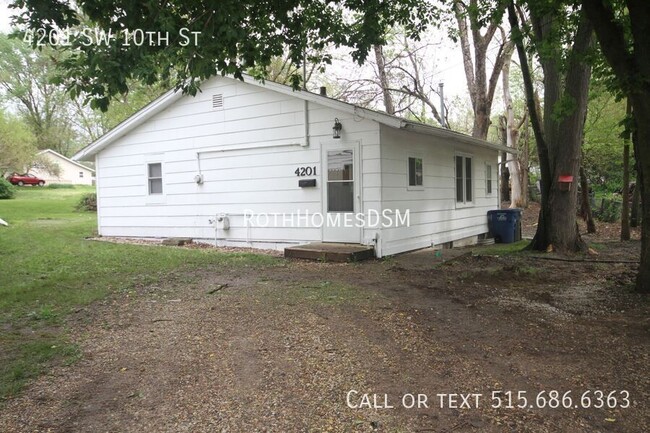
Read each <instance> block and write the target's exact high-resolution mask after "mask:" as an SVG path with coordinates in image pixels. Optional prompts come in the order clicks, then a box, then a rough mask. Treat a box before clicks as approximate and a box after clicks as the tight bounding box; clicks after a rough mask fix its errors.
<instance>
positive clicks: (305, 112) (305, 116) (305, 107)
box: [302, 99, 309, 147]
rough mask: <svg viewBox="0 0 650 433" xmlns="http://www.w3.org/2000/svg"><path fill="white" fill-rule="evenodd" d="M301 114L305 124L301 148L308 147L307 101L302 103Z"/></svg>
mask: <svg viewBox="0 0 650 433" xmlns="http://www.w3.org/2000/svg"><path fill="white" fill-rule="evenodd" d="M303 114H304V122H305V142H304V143H303V144H302V145H303V147H308V146H309V101H307V100H306V99H305V100H304V101H303Z"/></svg>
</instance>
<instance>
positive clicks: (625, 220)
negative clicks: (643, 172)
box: [621, 102, 630, 241]
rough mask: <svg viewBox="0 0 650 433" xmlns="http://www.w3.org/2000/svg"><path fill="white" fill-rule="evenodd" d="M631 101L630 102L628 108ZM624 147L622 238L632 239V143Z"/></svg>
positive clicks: (624, 239) (625, 239)
mask: <svg viewBox="0 0 650 433" xmlns="http://www.w3.org/2000/svg"><path fill="white" fill-rule="evenodd" d="M629 106H630V103H629V102H628V110H629ZM625 141H626V143H625V146H624V147H623V208H622V209H621V240H622V241H629V240H630V145H629V144H628V143H627V139H626V140H625Z"/></svg>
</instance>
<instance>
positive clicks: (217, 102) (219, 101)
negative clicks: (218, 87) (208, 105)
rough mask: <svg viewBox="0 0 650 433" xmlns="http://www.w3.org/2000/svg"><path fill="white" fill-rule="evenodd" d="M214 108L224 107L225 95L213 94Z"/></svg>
mask: <svg viewBox="0 0 650 433" xmlns="http://www.w3.org/2000/svg"><path fill="white" fill-rule="evenodd" d="M212 108H213V109H215V110H220V109H222V108H223V95H222V94H221V93H220V94H218V95H212Z"/></svg>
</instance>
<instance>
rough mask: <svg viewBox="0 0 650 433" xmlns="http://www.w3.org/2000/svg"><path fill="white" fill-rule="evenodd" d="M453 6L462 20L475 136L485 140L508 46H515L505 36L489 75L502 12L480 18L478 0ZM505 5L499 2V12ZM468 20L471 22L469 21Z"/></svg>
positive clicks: (461, 36)
mask: <svg viewBox="0 0 650 433" xmlns="http://www.w3.org/2000/svg"><path fill="white" fill-rule="evenodd" d="M452 7H453V10H454V14H455V16H456V22H457V23H458V37H459V39H460V48H461V52H462V54H463V66H464V68H465V78H466V79H467V90H468V92H469V96H470V99H471V101H472V110H473V112H474V125H473V127H472V136H473V137H476V138H481V139H483V140H485V139H487V136H488V131H489V128H490V113H491V110H492V102H493V100H494V92H495V91H496V87H497V84H498V81H499V75H501V70H502V69H503V66H504V65H505V63H506V59H509V58H510V57H509V56H508V53H507V51H508V49H510V50H512V48H511V46H510V42H509V41H506V40H505V38H504V40H503V41H502V42H501V46H500V47H499V51H498V53H497V55H496V57H495V58H494V63H493V67H492V71H491V72H490V74H489V77H488V73H487V52H488V48H489V46H490V43H491V42H492V39H493V38H494V34H495V33H496V31H497V29H498V28H499V26H500V24H501V14H500V13H494V14H492V18H491V20H490V21H488V22H480V21H479V16H478V15H477V14H476V13H475V10H476V9H477V8H478V7H479V5H478V2H477V0H469V1H467V2H463V1H460V0H454V1H453V5H452ZM504 7H505V4H504V3H501V4H499V5H498V6H497V8H498V9H497V11H496V12H503V10H504ZM468 21H469V26H468V25H467V23H468ZM481 28H485V32H484V34H481ZM470 35H471V39H472V43H471V44H470Z"/></svg>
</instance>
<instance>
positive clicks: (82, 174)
mask: <svg viewBox="0 0 650 433" xmlns="http://www.w3.org/2000/svg"><path fill="white" fill-rule="evenodd" d="M83 177H84V172H83V171H80V172H79V179H83Z"/></svg>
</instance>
